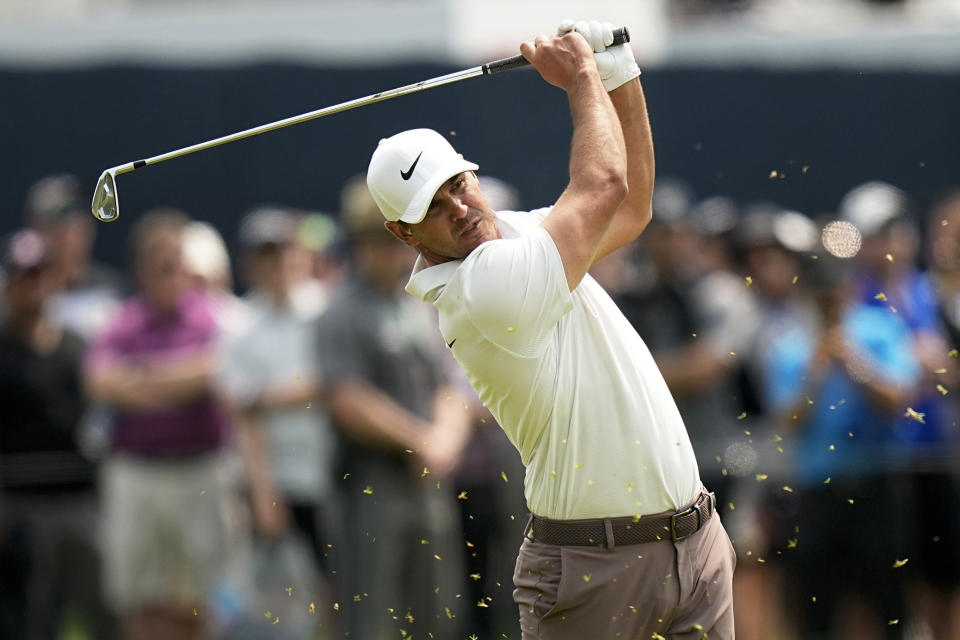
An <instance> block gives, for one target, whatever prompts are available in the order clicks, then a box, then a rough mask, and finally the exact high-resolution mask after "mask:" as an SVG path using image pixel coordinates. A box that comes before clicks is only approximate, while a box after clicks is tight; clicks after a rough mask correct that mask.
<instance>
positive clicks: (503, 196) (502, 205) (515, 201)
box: [477, 176, 520, 211]
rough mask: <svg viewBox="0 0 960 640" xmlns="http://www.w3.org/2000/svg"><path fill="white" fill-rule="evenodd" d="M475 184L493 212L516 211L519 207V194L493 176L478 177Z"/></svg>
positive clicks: (509, 185) (512, 187)
mask: <svg viewBox="0 0 960 640" xmlns="http://www.w3.org/2000/svg"><path fill="white" fill-rule="evenodd" d="M477 182H479V183H480V191H482V192H483V195H484V197H486V199H487V203H488V204H489V205H490V208H491V209H493V210H494V211H516V210H517V209H518V208H519V207H520V194H519V193H518V192H517V190H516V188H515V187H514V186H513V185H511V184H509V183H508V182H504V181H503V180H501V179H500V178H494V177H493V176H478V177H477Z"/></svg>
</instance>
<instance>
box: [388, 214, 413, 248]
mask: <svg viewBox="0 0 960 640" xmlns="http://www.w3.org/2000/svg"><path fill="white" fill-rule="evenodd" d="M383 226H385V227H386V228H387V231H389V232H390V233H392V234H393V235H394V236H395V237H396V238H397V240H399V241H400V242H402V243H403V244H406V245H409V246H411V247H416V246H417V239H416V238H415V237H413V232H412V231H411V230H410V227H409V226H408V225H406V224H403V223H402V222H399V221H392V220H386V221H384V223H383Z"/></svg>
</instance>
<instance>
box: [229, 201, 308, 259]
mask: <svg viewBox="0 0 960 640" xmlns="http://www.w3.org/2000/svg"><path fill="white" fill-rule="evenodd" d="M299 229H300V225H299V220H298V217H297V215H296V214H295V213H293V212H292V211H289V210H287V209H283V208H281V207H274V206H265V207H259V208H257V209H254V210H253V211H251V212H250V213H248V214H247V215H246V216H244V218H243V220H241V221H240V229H239V232H238V234H237V241H238V242H239V243H240V248H241V249H243V250H245V251H249V250H253V249H259V248H261V247H264V246H267V245H284V244H289V243H291V242H293V241H295V240H296V238H297V233H298V231H299Z"/></svg>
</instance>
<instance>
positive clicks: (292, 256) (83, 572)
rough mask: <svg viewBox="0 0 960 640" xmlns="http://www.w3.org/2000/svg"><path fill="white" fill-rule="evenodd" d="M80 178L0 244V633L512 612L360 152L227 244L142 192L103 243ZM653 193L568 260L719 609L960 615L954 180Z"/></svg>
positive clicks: (805, 629)
mask: <svg viewBox="0 0 960 640" xmlns="http://www.w3.org/2000/svg"><path fill="white" fill-rule="evenodd" d="M482 185H483V188H484V191H485V193H486V194H487V196H488V199H489V200H490V202H491V205H492V206H493V207H494V208H495V209H498V210H503V209H520V208H524V205H526V207H525V208H529V207H531V206H539V205H541V204H543V203H522V202H520V200H519V198H518V195H517V192H516V191H515V190H514V189H512V188H511V187H510V185H508V184H505V183H503V182H500V181H498V180H495V179H493V178H486V177H484V178H482ZM88 196H89V194H88V193H86V192H85V191H84V189H83V188H82V187H81V185H80V184H79V183H78V181H77V180H76V179H75V178H73V177H71V176H68V175H55V176H48V177H45V178H43V179H41V180H39V181H38V182H37V183H36V184H35V185H34V186H33V187H32V188H31V189H30V190H29V192H28V193H27V194H26V196H25V204H24V218H23V227H22V229H20V230H18V231H16V232H14V233H11V234H9V235H8V236H6V237H5V238H3V239H2V243H0V273H2V276H0V278H2V279H0V283H2V286H0V413H2V417H0V639H2V640H5V639H7V638H10V639H20V638H26V639H30V640H32V639H38V640H47V639H60V638H70V639H77V640H81V639H84V638H90V639H97V640H100V639H105V640H109V639H111V638H124V639H131V640H139V639H147V638H158V639H159V638H162V639H164V640H168V639H170V640H177V639H180V638H183V639H192V638H197V639H199V638H212V639H214V638H215V639H221V638H223V639H227V638H282V639H288V638H289V639H291V640H294V639H304V640H307V639H318V640H320V639H326V638H343V637H348V638H359V639H362V640H381V639H387V638H391V639H396V638H416V639H420V638H434V639H437V640H445V639H451V640H452V639H462V638H477V639H485V638H498V637H504V638H515V637H518V630H517V622H516V619H517V613H516V609H515V605H514V604H513V602H512V594H511V592H512V573H513V562H514V558H515V554H516V549H517V548H518V547H519V544H520V541H521V537H522V535H523V527H524V524H525V522H526V516H527V514H526V511H525V508H524V506H523V496H522V494H523V491H522V483H523V468H522V465H521V464H520V461H519V457H518V455H517V454H516V452H515V451H514V450H513V448H512V447H511V446H510V444H509V443H508V442H507V440H506V438H505V436H504V435H503V434H502V432H501V431H500V429H499V427H498V426H497V425H496V424H495V422H494V420H493V419H492V417H491V416H490V415H489V413H488V412H486V410H485V409H484V408H483V407H482V406H480V404H479V402H478V401H477V399H476V397H475V395H474V394H473V392H472V390H471V389H470V387H469V385H468V384H467V383H466V382H465V380H464V379H463V377H462V375H461V374H460V373H459V370H458V368H457V367H456V364H455V362H453V360H452V358H451V356H450V353H449V350H448V349H447V348H446V346H445V345H444V343H443V340H442V338H441V336H440V334H439V332H438V330H437V328H436V323H435V320H434V319H433V318H432V313H433V311H432V309H430V308H429V307H427V306H425V305H423V304H422V303H420V302H419V301H417V300H415V299H414V298H413V297H412V296H409V295H407V294H406V293H405V292H404V291H403V286H404V285H405V283H406V280H407V277H408V276H409V273H410V270H411V268H412V266H413V261H414V259H415V257H416V255H415V253H414V252H412V251H411V250H410V249H409V248H408V247H406V246H404V245H402V244H401V243H399V242H396V240H395V239H393V238H392V236H390V235H389V234H388V233H387V232H386V231H385V230H384V228H383V222H382V217H381V215H380V213H379V211H378V210H377V208H376V205H375V204H374V203H373V200H372V198H371V197H370V195H369V193H368V191H367V189H366V186H365V181H364V180H363V179H362V176H358V177H357V178H355V179H352V180H350V181H348V182H347V183H346V184H345V185H344V186H343V189H342V193H341V199H340V200H341V206H340V210H339V211H338V212H336V213H335V214H323V213H316V212H306V211H300V210H296V209H293V208H290V207H284V206H276V205H269V206H261V207H257V208H256V209H254V210H252V211H249V212H247V213H246V214H245V215H243V216H242V217H241V218H240V222H239V224H238V227H237V229H235V230H230V231H231V234H230V235H231V236H235V238H236V241H235V243H234V244H235V246H229V245H228V243H226V242H225V241H224V239H223V236H222V235H221V233H220V230H217V229H215V228H213V227H212V226H210V225H209V224H207V223H205V222H203V221H202V220H201V219H200V218H201V217H202V216H200V215H198V216H197V217H196V218H191V217H189V216H188V215H187V214H186V213H185V212H182V211H179V210H176V209H172V208H163V209H154V210H151V211H148V212H145V213H143V214H140V215H138V216H137V222H136V224H135V226H134V227H133V229H132V230H131V232H130V234H129V238H128V244H129V258H128V264H127V265H124V267H125V268H119V266H106V265H101V264H98V263H97V262H96V261H94V259H93V257H92V256H93V252H92V248H93V244H94V240H95V232H96V226H95V222H94V220H93V218H92V217H91V216H90V214H89V210H88V205H87V203H88V202H89V197H88ZM653 207H654V217H653V221H652V222H651V223H650V225H649V227H648V228H647V230H646V231H645V232H644V234H643V235H642V236H641V238H640V239H639V240H638V241H636V242H635V243H634V244H633V245H630V246H627V247H625V248H623V249H622V250H620V251H618V252H617V253H616V254H613V255H611V256H609V257H608V258H606V259H605V260H603V261H602V262H600V263H598V264H597V265H596V267H595V269H594V270H593V272H592V275H593V276H594V277H595V278H596V279H597V280H598V281H599V282H600V283H601V284H602V285H603V286H604V287H605V288H606V289H607V290H608V291H609V292H610V294H611V295H612V296H613V297H614V299H615V300H616V302H617V303H618V305H619V306H620V308H621V310H622V311H623V313H624V314H625V315H626V317H627V318H628V319H629V320H630V322H631V323H632V324H633V325H634V326H635V327H636V329H637V330H638V332H639V333H640V335H641V336H642V337H643V339H644V341H645V342H646V344H647V346H648V347H649V348H650V350H651V352H652V353H653V355H654V357H655V359H656V361H657V363H658V365H659V367H660V369H661V371H662V372H663V375H664V377H665V378H666V380H667V383H668V384H669V386H670V388H671V390H672V391H673V394H674V397H675V398H676V400H677V403H678V406H679V408H680V410H681V413H682V415H683V418H684V420H685V422H686V425H687V429H688V431H689V433H690V436H691V439H692V440H693V443H694V448H695V450H696V453H697V456H698V463H699V466H700V472H701V476H702V477H703V480H704V483H705V484H706V485H707V487H708V488H710V489H711V490H714V491H716V493H717V497H718V504H719V505H721V509H720V513H721V516H722V517H723V519H724V521H725V524H726V526H727V528H728V530H729V531H730V535H731V537H732V538H733V540H734V544H735V546H736V549H737V553H738V567H737V573H736V576H735V584H734V588H735V603H736V605H735V606H736V618H737V634H738V637H740V638H741V639H746V640H778V639H782V640H793V639H796V640H806V639H814V638H845V639H846V638H850V639H859V638H862V639H870V638H912V639H916V640H927V639H932V640H941V639H952V638H960V598H958V589H957V587H958V584H960V530H958V529H960V498H958V495H960V494H958V490H957V478H956V472H955V469H956V460H957V441H958V438H957V434H958V425H957V419H958V411H960V404H958V402H957V400H956V396H957V394H958V393H960V390H958V385H957V383H958V380H960V378H958V377H960V367H958V362H957V360H958V352H957V347H958V345H960V192H958V193H955V194H947V195H944V196H943V197H942V198H940V199H938V200H937V201H936V202H935V204H934V205H933V206H932V207H931V208H930V210H929V211H918V210H916V209H915V208H913V207H912V205H911V200H910V198H909V195H908V194H906V193H904V192H902V191H901V190H899V189H898V188H896V187H895V186H893V185H889V184H885V183H881V182H870V183H866V184H863V185H859V186H856V187H853V188H852V189H851V190H850V192H849V193H848V194H847V195H846V196H844V198H843V199H842V200H841V201H840V202H838V203H837V207H836V210H835V211H832V212H829V213H826V214H822V215H821V214H819V213H811V212H805V213H800V212H795V211H790V210H787V209H785V208H784V207H782V206H778V205H776V204H774V203H768V202H758V203H749V202H735V201H733V200H732V199H730V198H727V197H724V196H721V195H709V194H695V193H693V192H692V190H691V189H690V187H689V186H688V185H686V184H685V183H684V182H683V181H682V180H680V179H674V178H669V177H662V178H660V179H659V180H658V183H657V188H656V191H655V195H654V203H653ZM197 213H198V214H200V213H202V212H197ZM598 637H599V636H598Z"/></svg>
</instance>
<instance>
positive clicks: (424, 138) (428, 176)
mask: <svg viewBox="0 0 960 640" xmlns="http://www.w3.org/2000/svg"><path fill="white" fill-rule="evenodd" d="M477 169H479V167H478V166H477V165H475V164H474V163H472V162H467V161H466V160H464V159H463V156H461V155H460V154H458V153H457V152H456V150H454V148H453V147H452V146H451V145H450V143H449V142H447V139H446V138H444V137H443V136H442V135H440V134H439V133H437V132H436V131H433V130H432V129H410V130H409V131H403V132H401V133H398V134H396V135H394V136H391V137H389V138H385V139H383V140H380V144H379V145H377V148H376V150H375V151H374V152H373V156H372V157H371V158H370V166H369V167H368V168H367V186H368V187H369V188H370V193H371V194H372V195H373V199H374V201H375V202H376V203H377V206H378V207H379V209H380V212H381V213H382V214H383V217H384V218H386V219H387V220H400V221H402V222H406V223H409V224H417V223H418V222H420V221H421V220H423V217H424V216H425V215H426V213H427V207H429V206H430V201H431V200H433V196H434V194H436V192H437V189H439V188H440V187H441V186H442V185H443V183H444V182H446V181H447V180H449V179H450V178H452V177H453V176H455V175H457V174H459V173H463V172H464V171H476V170H477Z"/></svg>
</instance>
